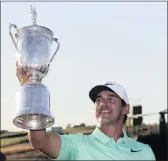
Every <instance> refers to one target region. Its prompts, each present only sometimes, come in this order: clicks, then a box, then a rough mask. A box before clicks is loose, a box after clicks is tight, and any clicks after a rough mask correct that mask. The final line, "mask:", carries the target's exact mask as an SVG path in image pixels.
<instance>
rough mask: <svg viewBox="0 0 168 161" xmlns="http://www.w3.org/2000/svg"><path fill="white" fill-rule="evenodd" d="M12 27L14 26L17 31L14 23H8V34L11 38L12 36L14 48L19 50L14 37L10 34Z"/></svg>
mask: <svg viewBox="0 0 168 161" xmlns="http://www.w3.org/2000/svg"><path fill="white" fill-rule="evenodd" d="M12 27H14V28H15V29H16V31H18V28H17V26H16V25H15V24H10V25H9V35H10V36H11V38H12V41H13V43H14V45H15V48H16V50H17V51H19V50H18V47H17V42H16V39H14V36H13V34H12V32H11V29H12Z"/></svg>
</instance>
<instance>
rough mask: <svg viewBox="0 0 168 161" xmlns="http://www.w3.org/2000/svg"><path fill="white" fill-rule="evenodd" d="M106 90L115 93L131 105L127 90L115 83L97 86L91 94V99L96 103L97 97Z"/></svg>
mask: <svg viewBox="0 0 168 161" xmlns="http://www.w3.org/2000/svg"><path fill="white" fill-rule="evenodd" d="M105 90H107V91H112V92H114V93H115V94H117V95H118V96H119V97H120V98H121V99H123V100H124V101H125V103H126V104H129V99H128V96H127V93H126V91H125V88H124V87H123V86H122V85H120V84H117V83H115V82H110V83H106V84H103V85H97V86H95V87H93V88H92V89H91V90H90V92H89V97H90V99H91V100H92V101H93V102H95V101H96V97H97V95H98V94H99V93H100V92H101V91H105Z"/></svg>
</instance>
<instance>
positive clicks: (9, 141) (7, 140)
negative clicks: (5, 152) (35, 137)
mask: <svg viewBox="0 0 168 161" xmlns="http://www.w3.org/2000/svg"><path fill="white" fill-rule="evenodd" d="M27 140H28V136H23V137H14V138H4V139H1V147H4V146H10V145H13V144H19V143H23V142H24V141H27Z"/></svg>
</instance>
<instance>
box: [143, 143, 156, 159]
mask: <svg viewBox="0 0 168 161" xmlns="http://www.w3.org/2000/svg"><path fill="white" fill-rule="evenodd" d="M145 152H146V157H147V158H146V160H153V161H156V157H155V155H154V152H153V150H152V148H151V147H150V146H149V145H147V148H146V150H145Z"/></svg>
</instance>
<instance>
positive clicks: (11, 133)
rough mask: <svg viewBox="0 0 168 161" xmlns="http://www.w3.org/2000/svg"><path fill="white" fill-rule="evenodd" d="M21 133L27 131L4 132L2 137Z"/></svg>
mask: <svg viewBox="0 0 168 161" xmlns="http://www.w3.org/2000/svg"><path fill="white" fill-rule="evenodd" d="M21 134H27V132H24V131H20V132H5V133H3V134H1V135H0V136H1V138H2V137H8V136H13V135H21Z"/></svg>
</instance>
